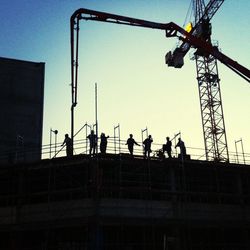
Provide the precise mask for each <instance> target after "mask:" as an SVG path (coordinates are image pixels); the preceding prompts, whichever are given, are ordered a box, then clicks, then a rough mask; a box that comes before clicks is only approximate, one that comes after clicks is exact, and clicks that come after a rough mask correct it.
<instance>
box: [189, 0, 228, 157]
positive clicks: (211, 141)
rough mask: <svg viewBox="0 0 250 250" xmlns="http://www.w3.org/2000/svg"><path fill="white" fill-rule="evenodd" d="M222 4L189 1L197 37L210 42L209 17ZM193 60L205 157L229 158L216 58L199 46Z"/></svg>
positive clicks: (218, 1) (195, 0)
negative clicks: (191, 5)
mask: <svg viewBox="0 0 250 250" xmlns="http://www.w3.org/2000/svg"><path fill="white" fill-rule="evenodd" d="M222 3H223V1H222V0H212V1H210V2H209V3H208V5H207V7H206V5H205V2H204V0H193V7H194V14H195V24H196V26H197V29H198V30H199V33H200V34H199V36H200V38H201V39H203V40H205V41H206V42H207V43H210V44H211V24H210V19H211V18H212V16H213V15H214V13H215V12H216V11H217V10H218V8H219V7H220V5H221V4H222ZM194 59H195V62H196V73H197V83H198V89H199V98H200V110H201V118H202V127H203V137H204V144H205V154H206V159H207V160H215V161H229V155H228V146H227V137H226V128H225V121H224V114H223V107H222V99H221V89H220V78H219V72H218V64H217V59H216V58H215V57H214V56H213V55H211V54H207V53H204V52H203V51H201V50H200V49H197V50H196V51H195V53H194Z"/></svg>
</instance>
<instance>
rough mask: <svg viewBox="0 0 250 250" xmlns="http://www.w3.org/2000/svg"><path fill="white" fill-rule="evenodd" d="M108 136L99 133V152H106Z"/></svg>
mask: <svg viewBox="0 0 250 250" xmlns="http://www.w3.org/2000/svg"><path fill="white" fill-rule="evenodd" d="M108 138H109V136H105V134H104V133H101V143H100V151H101V154H106V149H107V144H108Z"/></svg>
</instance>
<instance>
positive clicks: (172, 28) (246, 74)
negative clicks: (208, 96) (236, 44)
mask: <svg viewBox="0 0 250 250" xmlns="http://www.w3.org/2000/svg"><path fill="white" fill-rule="evenodd" d="M80 20H91V21H99V22H109V23H115V24H123V25H130V26H136V27H142V28H151V29H159V30H164V31H165V32H166V36H167V37H178V38H179V39H180V40H182V41H184V42H187V43H189V44H190V45H191V46H193V47H195V48H199V49H201V50H203V51H204V52H205V53H207V54H208V55H209V54H211V55H213V56H214V57H215V58H217V59H218V60H219V61H221V62H222V63H223V64H225V65H226V66H228V67H229V68H230V69H232V70H233V71H234V72H236V73H237V74H239V75H240V76H242V77H243V78H244V79H246V80H247V81H248V82H250V70H248V69H247V68H245V67H244V66H242V65H240V64H238V63H237V62H236V61H234V60H232V59H231V58H229V57H228V56H226V55H224V54H223V53H221V52H220V51H219V50H218V49H217V48H216V47H213V46H212V45H211V44H209V43H207V42H206V41H203V40H202V39H200V38H198V37H195V36H194V35H192V34H191V33H188V32H186V31H185V30H184V29H183V28H181V27H180V26H178V25H177V24H175V23H173V22H169V23H157V22H151V21H147V20H142V19H136V18H132V17H126V16H121V15H115V14H110V13H106V12H100V11H95V10H89V9H83V8H81V9H78V10H76V11H75V12H74V13H73V15H72V16H71V18H70V36H71V38H70V41H71V90H72V91H71V93H72V106H71V138H72V140H73V139H74V108H75V107H76V105H77V84H78V46H79V21H80ZM75 32H76V39H75Z"/></svg>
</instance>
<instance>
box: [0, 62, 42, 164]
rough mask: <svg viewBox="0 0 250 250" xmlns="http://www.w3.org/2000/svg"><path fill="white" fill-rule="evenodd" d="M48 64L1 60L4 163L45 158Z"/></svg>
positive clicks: (0, 153) (1, 151)
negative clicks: (43, 147)
mask: <svg viewBox="0 0 250 250" xmlns="http://www.w3.org/2000/svg"><path fill="white" fill-rule="evenodd" d="M44 70H45V64H44V63H35V62H28V61H21V60H15V59H8V58H2V57H0V104H1V105H0V120H1V123H0V163H1V164H3V163H7V162H10V163H11V162H16V161H26V162H27V161H33V160H39V159H40V158H41V146H42V124H43V99H44Z"/></svg>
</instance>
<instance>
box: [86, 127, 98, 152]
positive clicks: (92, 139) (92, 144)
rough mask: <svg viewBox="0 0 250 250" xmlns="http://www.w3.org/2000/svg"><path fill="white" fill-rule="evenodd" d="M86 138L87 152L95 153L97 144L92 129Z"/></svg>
mask: <svg viewBox="0 0 250 250" xmlns="http://www.w3.org/2000/svg"><path fill="white" fill-rule="evenodd" d="M87 139H89V154H90V155H91V154H93V155H94V154H95V153H96V146H97V136H96V134H95V133H94V130H91V132H90V134H89V135H88V136H87ZM92 151H93V152H92Z"/></svg>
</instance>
